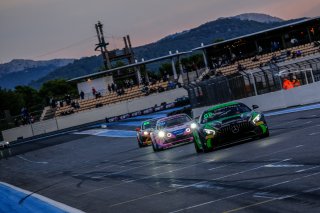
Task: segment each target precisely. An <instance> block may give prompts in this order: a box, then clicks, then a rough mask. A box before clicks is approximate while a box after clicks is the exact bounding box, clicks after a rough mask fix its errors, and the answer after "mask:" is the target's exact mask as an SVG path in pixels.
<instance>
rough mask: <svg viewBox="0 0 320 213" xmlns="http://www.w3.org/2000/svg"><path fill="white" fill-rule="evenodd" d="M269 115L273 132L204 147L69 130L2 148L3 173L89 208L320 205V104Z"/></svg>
mask: <svg viewBox="0 0 320 213" xmlns="http://www.w3.org/2000/svg"><path fill="white" fill-rule="evenodd" d="M267 122H268V123H269V128H270V133H271V136H270V137H269V138H265V139H260V140H251V141H246V142H242V143H239V144H236V145H230V146H227V147H224V148H221V149H218V150H216V151H214V152H210V153H203V154H196V152H195V149H194V146H193V144H187V145H183V146H179V147H175V148H172V149H168V150H165V151H161V152H157V153H154V152H153V151H152V148H151V147H146V148H138V145H137V142H136V139H135V138H133V137H122V138H118V137H117V138H113V137H99V136H94V135H84V134H73V133H66V134H62V135H58V136H55V137H51V138H46V139H42V140H37V141H33V142H29V143H25V144H21V145H18V146H13V147H11V148H10V149H9V150H2V151H1V153H0V154H1V156H0V157H1V158H2V160H1V161H0V171H1V172H0V181H3V182H7V183H9V184H12V185H15V186H17V187H20V188H23V189H26V190H29V191H32V192H34V193H38V194H41V195H43V196H46V197H48V198H51V199H53V200H56V201H59V202H61V203H65V204H67V205H69V206H72V207H74V208H77V209H80V210H83V211H85V212H130V213H134V212H259V213H260V212H320V154H319V153H320V110H319V109H316V110H309V111H304V112H296V113H290V114H285V115H275V116H270V117H268V118H267ZM112 128H113V129H126V130H129V129H130V130H133V129H134V127H130V126H124V125H119V126H117V125H114V126H112ZM26 199H28V198H26ZM17 205H19V204H17ZM0 211H1V210H0ZM4 212H5V211H4Z"/></svg>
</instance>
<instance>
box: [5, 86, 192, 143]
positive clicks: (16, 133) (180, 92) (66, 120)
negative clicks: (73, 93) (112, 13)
mask: <svg viewBox="0 0 320 213" xmlns="http://www.w3.org/2000/svg"><path fill="white" fill-rule="evenodd" d="M187 95H188V93H187V91H186V90H185V89H183V88H179V89H175V90H170V91H166V92H163V93H157V94H152V95H149V96H144V97H141V98H136V99H132V100H128V101H123V102H119V103H115V104H110V105H106V106H103V107H100V108H94V109H90V110H85V111H81V112H79V113H74V114H71V115H67V116H61V117H57V118H54V119H50V120H45V121H41V122H37V123H34V124H32V125H26V126H21V127H17V128H13V129H8V130H5V131H2V135H3V138H4V140H5V141H14V140H16V139H17V138H18V137H23V138H28V137H31V136H35V135H40V134H44V133H49V132H53V131H56V130H61V129H65V128H69V127H74V126H78V125H82V124H86V123H90V122H95V121H98V120H102V119H104V118H105V117H113V116H117V115H121V114H126V113H129V112H135V111H138V110H142V109H146V108H149V107H153V106H154V105H155V104H157V105H160V104H161V103H162V102H167V103H170V102H173V101H174V100H175V99H176V98H179V97H182V96H187Z"/></svg>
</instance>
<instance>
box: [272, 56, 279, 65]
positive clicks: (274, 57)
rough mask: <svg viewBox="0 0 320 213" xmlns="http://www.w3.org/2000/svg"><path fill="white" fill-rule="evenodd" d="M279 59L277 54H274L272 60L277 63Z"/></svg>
mask: <svg viewBox="0 0 320 213" xmlns="http://www.w3.org/2000/svg"><path fill="white" fill-rule="evenodd" d="M277 61H278V58H277V56H276V54H273V55H272V57H271V62H274V63H277Z"/></svg>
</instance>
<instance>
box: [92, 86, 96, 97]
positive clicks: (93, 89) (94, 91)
mask: <svg viewBox="0 0 320 213" xmlns="http://www.w3.org/2000/svg"><path fill="white" fill-rule="evenodd" d="M96 94H97V90H96V88H94V87H92V95H93V96H96Z"/></svg>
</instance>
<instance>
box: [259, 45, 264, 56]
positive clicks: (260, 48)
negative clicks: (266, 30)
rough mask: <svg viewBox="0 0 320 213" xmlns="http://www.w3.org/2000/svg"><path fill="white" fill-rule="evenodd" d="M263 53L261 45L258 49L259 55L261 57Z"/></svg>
mask: <svg viewBox="0 0 320 213" xmlns="http://www.w3.org/2000/svg"><path fill="white" fill-rule="evenodd" d="M262 51H263V49H262V47H261V46H260V45H259V47H258V54H259V55H261V54H262Z"/></svg>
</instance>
